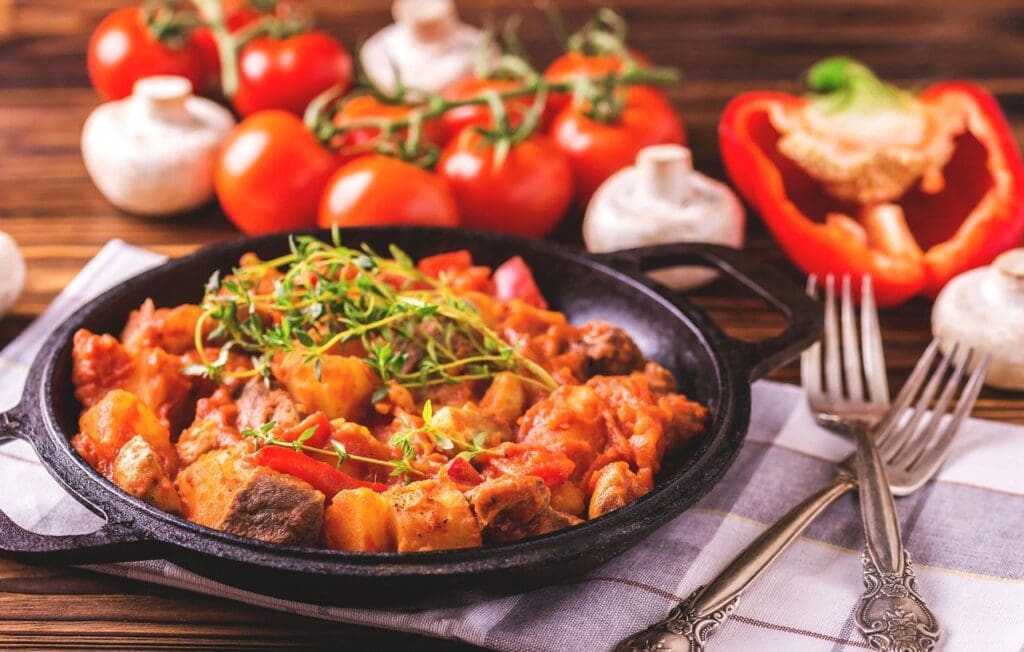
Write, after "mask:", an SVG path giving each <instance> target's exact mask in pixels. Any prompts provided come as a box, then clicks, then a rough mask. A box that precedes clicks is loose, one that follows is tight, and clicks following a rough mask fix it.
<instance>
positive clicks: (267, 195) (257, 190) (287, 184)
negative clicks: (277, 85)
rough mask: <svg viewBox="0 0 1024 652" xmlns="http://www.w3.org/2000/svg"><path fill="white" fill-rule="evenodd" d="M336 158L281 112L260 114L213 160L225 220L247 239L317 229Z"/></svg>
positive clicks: (241, 127) (246, 122)
mask: <svg viewBox="0 0 1024 652" xmlns="http://www.w3.org/2000/svg"><path fill="white" fill-rule="evenodd" d="M336 168H337V161H336V160H335V158H334V154H333V153H332V152H331V151H329V150H328V149H326V148H325V147H322V146H321V145H320V143H319V142H317V140H316V138H314V137H313V134H311V133H310V132H309V131H308V130H307V129H306V127H305V125H303V124H302V121H301V120H299V119H298V118H296V117H295V116H294V115H292V114H290V113H287V112H285V111H262V112H260V113H257V114H254V115H252V116H250V117H248V118H246V119H245V120H243V121H242V122H241V124H239V125H238V126H237V127H235V130H234V131H233V132H231V135H230V136H229V137H228V139H227V141H226V142H225V143H224V148H223V149H222V150H221V154H220V157H219V159H218V161H217V168H216V174H215V177H214V182H215V186H216V189H217V197H218V198H219V199H220V204H221V207H223V209H224V212H225V213H227V216H228V217H229V218H230V219H231V221H232V222H234V223H235V226H237V227H238V228H239V229H241V230H242V231H243V232H244V233H247V234H249V235H254V234H260V233H271V232H274V231H293V230H296V229H305V228H310V227H312V226H313V225H315V224H316V211H317V205H318V204H319V202H320V194H321V193H322V192H323V188H324V186H325V185H326V184H327V180H328V179H329V178H330V176H331V173H332V172H334V170H335V169H336Z"/></svg>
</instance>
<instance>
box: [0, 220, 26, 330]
mask: <svg viewBox="0 0 1024 652" xmlns="http://www.w3.org/2000/svg"><path fill="white" fill-rule="evenodd" d="M23 287H25V259H24V258H23V257H22V255H21V251H20V250H19V249H18V245H17V243H15V242H14V238H12V237H11V236H9V235H7V234H6V233H4V232H3V231H0V317H3V316H4V315H6V314H7V312H8V311H9V310H10V309H11V306H13V305H14V302H15V301H17V300H18V297H19V296H20V295H21V290H22V288H23Z"/></svg>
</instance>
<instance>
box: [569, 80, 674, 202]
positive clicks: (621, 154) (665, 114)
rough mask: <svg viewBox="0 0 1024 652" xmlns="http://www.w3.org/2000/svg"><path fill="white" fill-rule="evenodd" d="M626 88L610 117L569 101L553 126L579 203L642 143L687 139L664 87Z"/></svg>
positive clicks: (628, 160)
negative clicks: (588, 112) (593, 114)
mask: <svg viewBox="0 0 1024 652" xmlns="http://www.w3.org/2000/svg"><path fill="white" fill-rule="evenodd" d="M622 92H624V93H625V96H624V98H623V108H622V111H621V113H620V114H619V115H618V117H617V118H616V119H614V120H613V121H611V122H600V121H598V120H596V119H594V118H592V117H589V116H587V115H586V113H585V110H586V109H587V107H585V106H582V107H577V106H569V107H566V108H565V109H563V110H562V112H561V113H559V114H558V117H556V118H555V121H554V123H553V124H552V125H551V131H550V136H551V139H552V140H553V141H554V143H555V144H556V145H557V146H558V148H559V149H560V150H561V151H562V152H564V153H565V155H566V156H568V157H569V162H570V164H571V165H572V170H573V176H574V178H575V182H576V198H577V200H578V201H579V202H580V203H581V204H585V203H586V202H587V201H589V200H590V197H591V195H593V194H594V191H595V190H597V187H598V186H599V185H601V183H603V182H604V180H605V179H607V178H608V177H610V176H611V175H612V174H614V173H615V172H617V171H618V170H621V169H622V168H624V167H626V166H629V165H632V164H633V162H634V160H635V159H636V155H637V153H638V152H639V151H640V150H641V149H643V148H644V147H647V146H648V145H664V144H668V143H676V144H679V145H685V144H686V133H685V131H684V127H683V121H682V119H681V118H680V117H679V115H678V114H677V113H676V111H675V109H673V108H672V105H671V104H670V103H669V102H668V100H667V99H665V97H664V95H663V94H662V93H661V92H660V91H658V90H657V89H653V88H648V87H645V86H630V87H628V88H626V89H625V90H624V91H622Z"/></svg>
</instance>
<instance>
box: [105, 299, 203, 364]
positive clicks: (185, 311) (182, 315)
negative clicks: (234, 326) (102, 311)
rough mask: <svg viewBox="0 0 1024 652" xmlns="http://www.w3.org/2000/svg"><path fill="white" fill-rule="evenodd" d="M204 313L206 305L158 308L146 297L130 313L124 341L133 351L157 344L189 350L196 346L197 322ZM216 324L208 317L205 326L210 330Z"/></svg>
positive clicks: (179, 351)
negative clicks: (137, 307) (201, 306)
mask: <svg viewBox="0 0 1024 652" xmlns="http://www.w3.org/2000/svg"><path fill="white" fill-rule="evenodd" d="M202 314H203V309H202V308H200V307H199V306H197V305H195V304H190V303H185V304H182V305H180V306H175V307H173V308H157V307H156V306H154V305H153V300H152V299H146V300H145V301H144V302H143V303H142V305H141V306H139V309H138V310H133V311H132V313H131V314H130V315H129V316H128V323H127V324H125V326H124V330H123V331H122V332H121V342H122V343H124V347H125V348H126V349H128V350H132V351H134V350H141V349H145V348H152V347H157V346H158V347H160V348H161V349H163V350H165V351H167V352H168V353H177V354H182V353H186V352H188V351H191V350H193V349H194V348H195V330H196V323H197V322H198V321H199V317H200V315H202ZM213 326H214V324H213V322H212V321H208V322H207V324H206V328H205V329H204V330H205V331H206V332H207V333H209V331H211V330H213Z"/></svg>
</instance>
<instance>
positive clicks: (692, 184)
mask: <svg viewBox="0 0 1024 652" xmlns="http://www.w3.org/2000/svg"><path fill="white" fill-rule="evenodd" d="M744 223H745V219H744V213H743V206H742V205H741V204H740V201H739V199H737V198H736V195H735V194H734V193H733V192H732V191H731V190H730V189H729V188H728V187H727V186H726V185H725V184H723V183H720V182H718V181H715V180H714V179H711V178H709V177H706V176H704V175H703V174H701V173H700V172H697V171H696V170H694V169H693V159H692V157H691V155H690V150H689V149H687V148H685V147H682V146H680V145H654V146H652V147H646V148H644V149H642V150H640V153H639V154H638V155H637V159H636V166H634V167H628V168H625V169H623V170H620V171H619V172H616V173H615V174H614V175H612V176H611V177H610V178H609V179H608V180H607V181H605V182H604V183H603V184H601V187H600V188H598V189H597V192H596V193H594V197H593V198H592V199H591V200H590V205H589V206H587V214H586V217H585V218H584V221H583V239H584V241H585V242H586V245H587V249H589V250H590V251H595V252H604V251H615V250H619V249H629V248H632V247H641V246H645V245H653V244H661V243H666V242H679V241H697V242H711V243H715V244H722V245H726V246H730V247H741V246H743V227H744ZM651 276H652V277H653V278H655V279H657V280H658V281H661V282H662V283H665V284H666V285H668V286H669V287H672V288H675V289H678V290H683V289H688V288H693V287H696V286H698V285H702V284H704V283H707V282H708V281H710V280H711V279H713V278H715V276H716V274H715V273H714V272H712V271H710V270H707V269H703V268H698V267H673V268H670V269H665V270H660V271H657V272H654V273H652V274H651Z"/></svg>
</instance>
